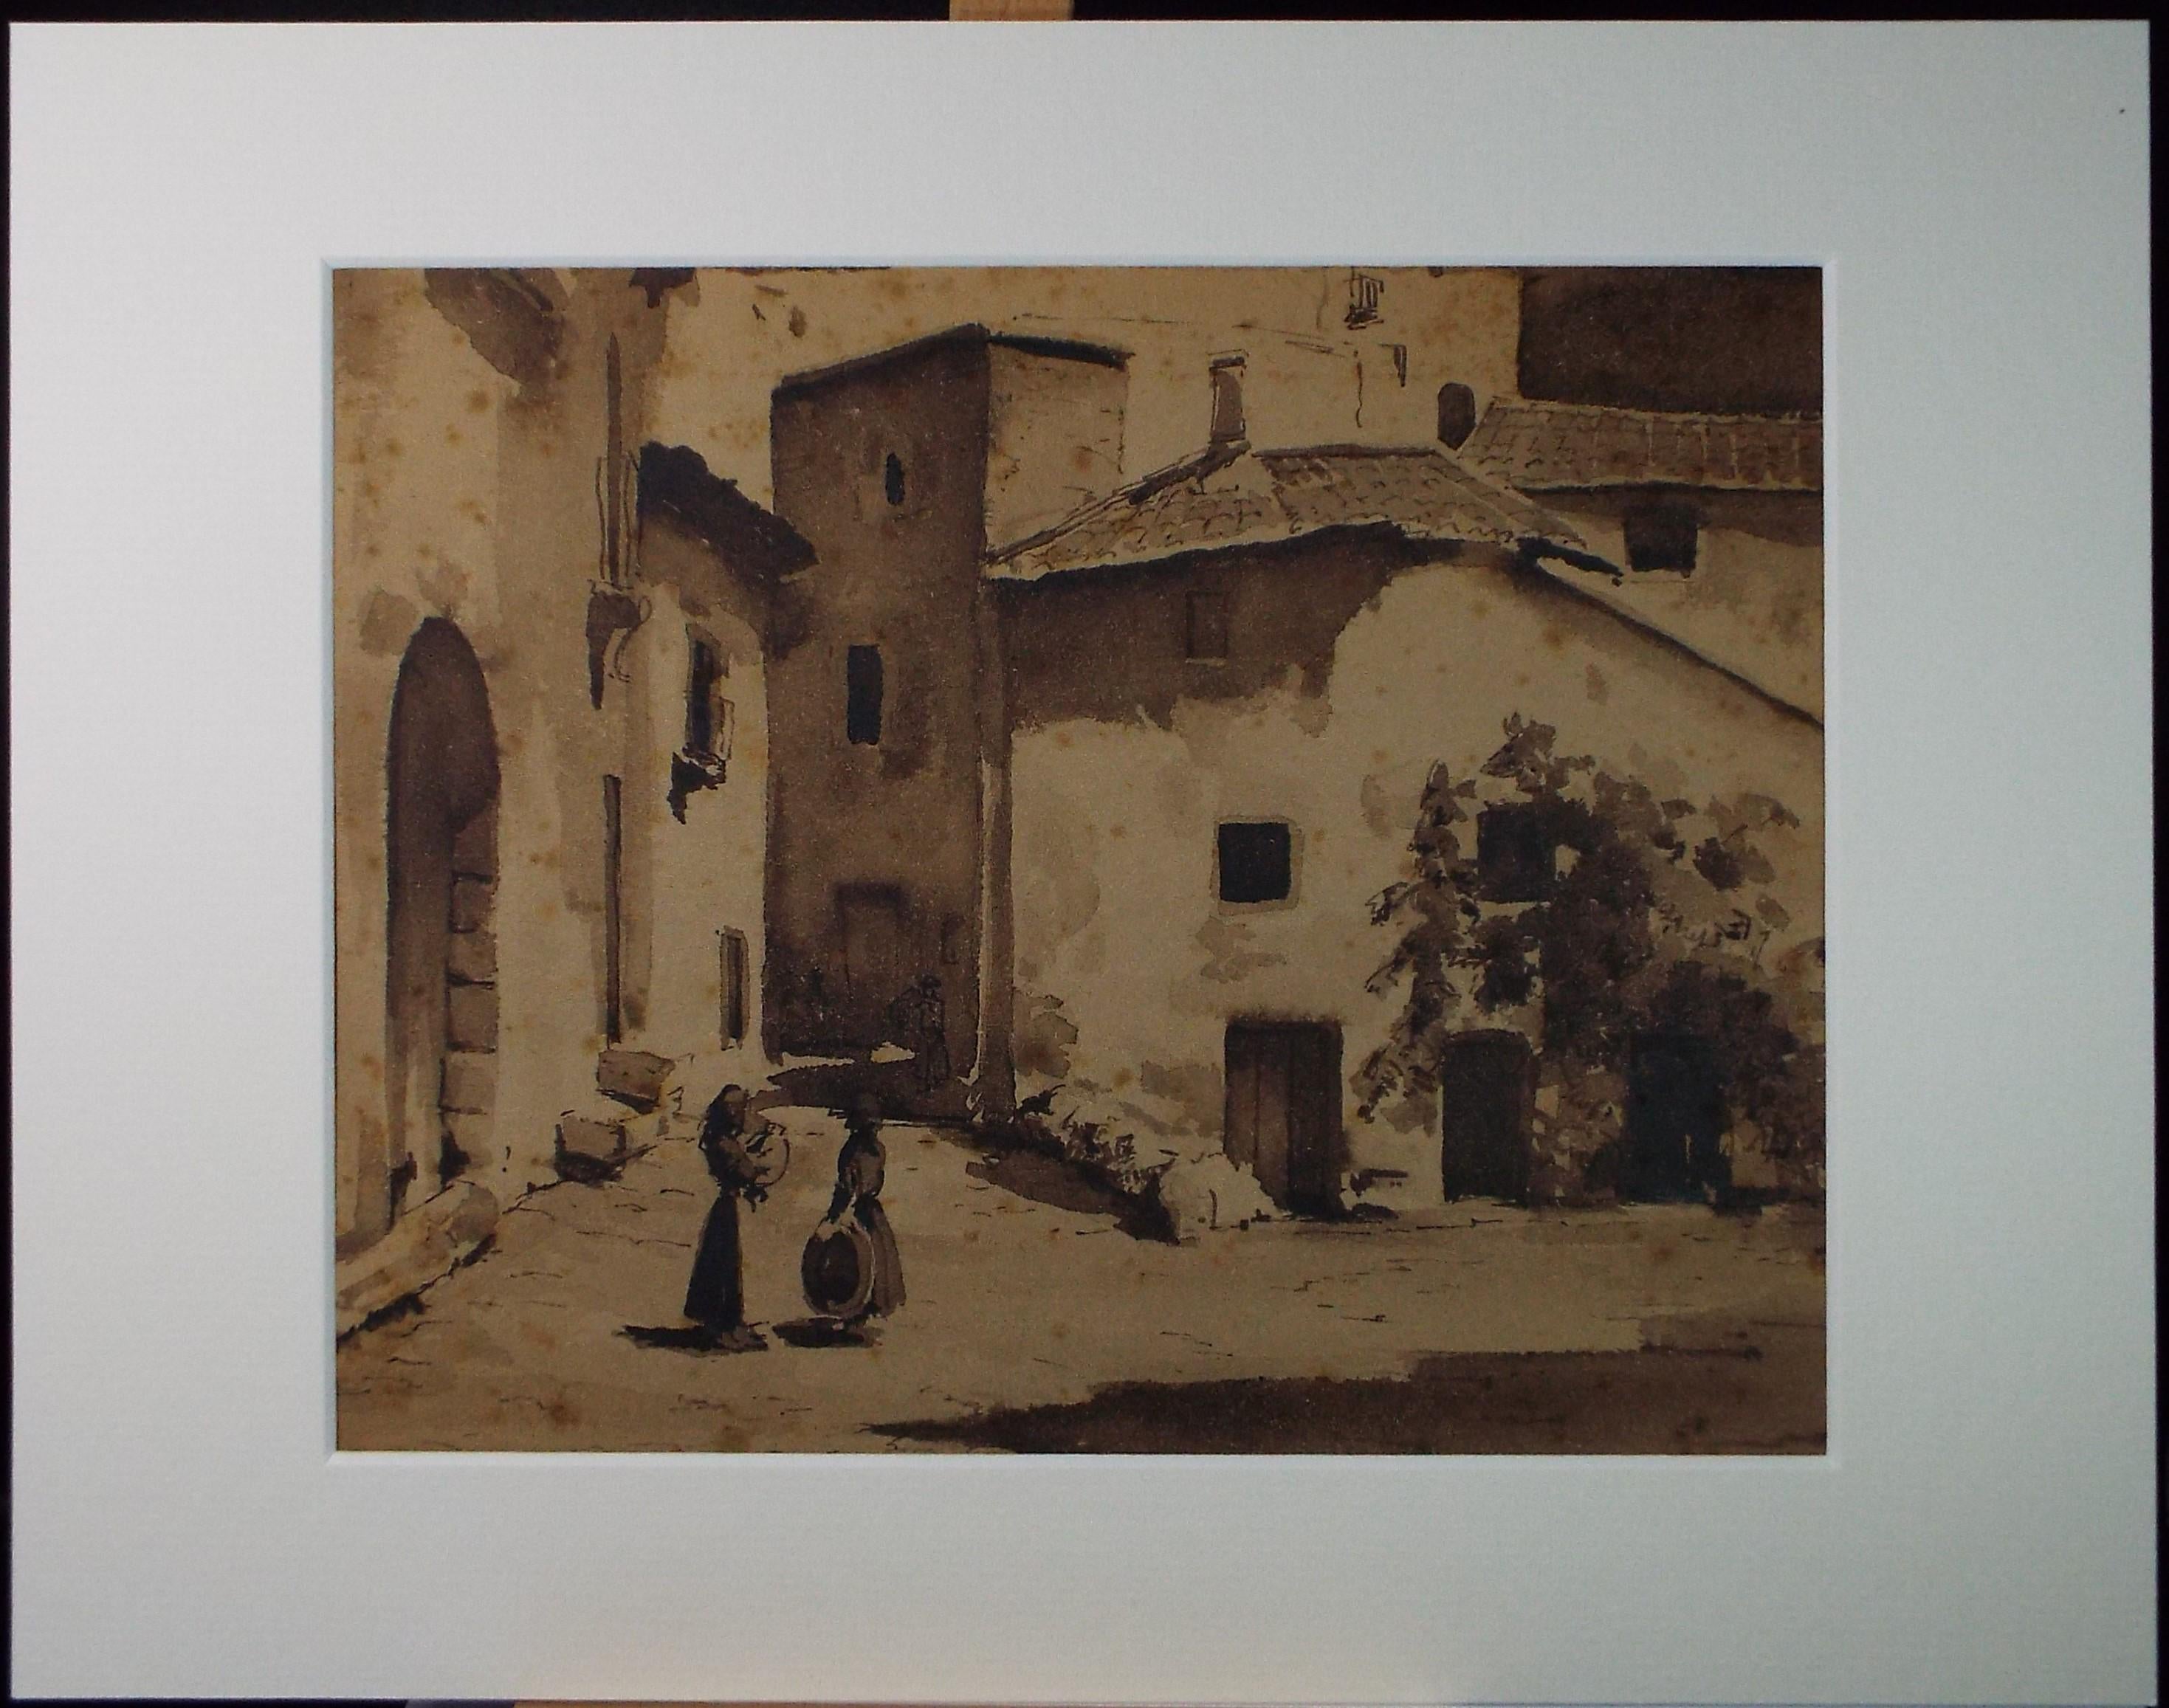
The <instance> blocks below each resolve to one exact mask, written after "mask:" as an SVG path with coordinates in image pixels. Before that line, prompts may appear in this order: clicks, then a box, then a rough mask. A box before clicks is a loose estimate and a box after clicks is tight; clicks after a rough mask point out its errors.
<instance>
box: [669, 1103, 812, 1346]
mask: <svg viewBox="0 0 2169 1708" xmlns="http://www.w3.org/2000/svg"><path fill="white" fill-rule="evenodd" d="M750 1104H751V1099H749V1098H748V1097H747V1095H746V1093H745V1089H744V1088H743V1087H742V1086H736V1085H727V1086H725V1087H724V1088H722V1091H721V1092H719V1093H717V1097H716V1100H715V1101H714V1102H713V1103H711V1104H709V1105H708V1109H707V1114H706V1115H705V1116H704V1117H703V1118H702V1120H701V1160H702V1161H703V1162H705V1163H706V1164H707V1165H708V1173H709V1175H710V1177H711V1179H714V1181H715V1183H716V1188H717V1190H716V1204H715V1208H714V1209H712V1210H710V1211H709V1212H708V1220H707V1222H706V1226H703V1227H702V1228H701V1245H700V1249H699V1251H698V1252H697V1253H695V1257H694V1258H693V1275H692V1279H691V1280H690V1282H689V1283H688V1285H687V1286H686V1289H685V1314H686V1316H687V1317H690V1318H691V1319H692V1320H693V1321H694V1322H696V1323H698V1324H699V1325H700V1327H701V1330H702V1332H703V1335H704V1338H705V1339H706V1343H707V1344H708V1345H710V1346H711V1347H712V1348H714V1349H716V1350H717V1351H718V1352H758V1351H759V1350H760V1349H762V1348H763V1347H765V1346H766V1345H767V1344H768V1343H767V1342H766V1341H765V1340H764V1339H762V1338H761V1337H760V1336H759V1334H757V1333H754V1330H753V1329H751V1328H749V1327H748V1326H747V1325H746V1320H745V1285H744V1280H743V1275H742V1274H741V1272H740V1249H739V1243H738V1200H740V1199H741V1198H743V1200H745V1202H746V1205H747V1207H748V1208H749V1209H750V1208H751V1207H752V1206H753V1205H757V1204H759V1202H760V1201H761V1200H762V1199H764V1198H765V1197H766V1196H767V1195H768V1189H769V1188H770V1186H772V1185H774V1184H775V1183H776V1181H777V1180H778V1179H781V1177H782V1173H783V1170H784V1168H785V1167H786V1164H787V1163H788V1161H789V1158H790V1154H791V1152H790V1147H789V1146H788V1145H787V1144H786V1142H784V1141H783V1140H782V1137H781V1135H780V1134H776V1133H774V1132H773V1131H771V1130H770V1127H769V1125H768V1123H767V1122H766V1121H765V1120H759V1118H758V1117H756V1116H754V1115H752V1112H751V1107H750Z"/></svg>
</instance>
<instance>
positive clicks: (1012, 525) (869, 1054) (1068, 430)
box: [330, 264, 1826, 1455]
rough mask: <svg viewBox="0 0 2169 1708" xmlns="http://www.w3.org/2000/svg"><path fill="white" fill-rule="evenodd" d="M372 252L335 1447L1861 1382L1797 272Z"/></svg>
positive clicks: (1544, 1430)
mask: <svg viewBox="0 0 2169 1708" xmlns="http://www.w3.org/2000/svg"><path fill="white" fill-rule="evenodd" d="M330 290H331V307H330V313H331V333H332V368H333V377H332V397H331V407H332V417H333V428H332V439H333V444H332V460H333V505H334V519H333V530H332V532H333V552H332V556H333V561H332V566H331V574H332V596H331V600H330V622H331V662H332V672H333V687H332V703H331V716H332V725H333V726H332V743H333V897H334V911H335V920H336V924H335V953H336V960H335V982H336V1016H335V1022H336V1040H335V1056H336V1073H335V1087H334V1092H335V1104H336V1116H335V1133H334V1136H333V1146H334V1152H335V1169H334V1175H335V1183H336V1189H335V1205H334V1210H333V1220H334V1227H333V1244H334V1250H333V1281H332V1285H333V1290H334V1298H333V1317H334V1322H335V1336H336V1344H335V1347H334V1348H333V1357H334V1359H335V1362H336V1375H337V1400H336V1406H337V1439H338V1446H339V1447H340V1448H342V1449H344V1450H421V1451H445V1450H451V1451H475V1450H479V1451H506V1450H517V1451H532V1450H560V1451H586V1452H660V1451H669V1452H676V1451H690V1452H715V1451H724V1452H787V1453H796V1452H896V1451H909V1452H927V1451H932V1452H1010V1453H1125V1454H1135V1453H1147V1454H1190V1453H1216V1454H1218V1453H1243V1454H1250V1453H1267V1454H1325V1453H1333V1454H1410V1453H1418V1454H1500V1453H1508V1454H1562V1453H1565V1454H1643V1455H1653V1454H1654V1455H1671V1454H1683V1455H1684V1454H1719V1455H1767V1454H1809V1455H1815V1454H1821V1453H1823V1452H1825V1449H1826V1436H1825V1320H1826V1313H1825V1266H1824V1253H1825V1211H1824V1202H1825V1116H1824V1105H1825V1098H1824V1088H1825V1047H1824V1039H1825V1033H1824V1010H1823V996H1824V937H1823V933H1824V859H1823V848H1824V775H1823V766H1824V761H1823V723H1822V720H1823V700H1822V684H1823V546H1822V540H1823V494H1822V484H1823V482H1822V469H1823V454H1822V407H1823V402H1822V386H1823V361H1822V336H1821V322H1822V296H1821V281H1820V274H1819V273H1818V272H1817V271H1816V270H1815V269H1799V268H1695V267H1639V268H1628V267H1601V268H1525V269H1511V268H1496V267H1492V268H1458V267H1447V266H1441V267H1421V266H1419V267H1393V268H1380V267H1369V266H1365V265H1361V264H1356V265H1343V266H1330V267H1328V266H1310V267H1287V268H1274V269H1225V268H1143V269H1113V268H1094V267H1051V268H975V269H946V268H943V269H933V268H882V267H870V268H829V267H821V268H802V269H794V268H789V267H761V268H749V267H732V268H704V267H632V266H626V267H620V268H615V269H604V268H552V267H547V266H536V267H505V268H483V269H341V270H338V271H336V272H334V273H333V274H332V275H331V283H330Z"/></svg>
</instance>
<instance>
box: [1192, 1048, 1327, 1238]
mask: <svg viewBox="0 0 2169 1708" xmlns="http://www.w3.org/2000/svg"><path fill="white" fill-rule="evenodd" d="M1224 1048H1225V1051H1226V1054H1225V1059H1224V1066H1225V1083H1226V1088H1227V1089H1226V1103H1225V1106H1224V1112H1223V1124H1222V1137H1221V1143H1222V1147H1223V1149H1224V1150H1225V1151H1226V1152H1227V1155H1228V1160H1229V1161H1231V1162H1232V1163H1234V1164H1235V1165H1236V1166H1237V1167H1238V1168H1248V1169H1249V1170H1250V1172H1251V1173H1253V1174H1255V1176H1256V1177H1257V1180H1258V1184H1259V1185H1260V1187H1262V1188H1263V1189H1265V1192H1266V1195H1267V1196H1268V1197H1270V1198H1271V1200H1273V1202H1274V1203H1276V1204H1277V1205H1281V1206H1282V1208H1283V1209H1287V1210H1295V1211H1296V1212H1297V1213H1298V1214H1300V1215H1308V1216H1330V1215H1332V1214H1334V1212H1335V1210H1337V1209H1338V1208H1339V1205H1340V1194H1339V1191H1338V1186H1339V1181H1340V1152H1341V1138H1340V1028H1339V1027H1338V1026H1335V1025H1332V1024H1321V1023H1318V1022H1308V1021H1275V1020H1231V1021H1229V1022H1228V1030H1227V1035H1226V1042H1225V1046H1224Z"/></svg>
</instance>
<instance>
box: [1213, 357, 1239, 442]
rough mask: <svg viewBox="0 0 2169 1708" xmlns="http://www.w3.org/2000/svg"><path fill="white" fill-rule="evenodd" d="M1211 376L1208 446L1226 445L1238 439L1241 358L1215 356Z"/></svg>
mask: <svg viewBox="0 0 2169 1708" xmlns="http://www.w3.org/2000/svg"><path fill="white" fill-rule="evenodd" d="M1209 371H1210V372H1211V374H1212V443H1213V444H1232V443H1234V441H1235V440H1237V439H1240V438H1242V436H1243V432H1244V427H1243V358H1242V357H1241V356H1240V355H1239V354H1237V355H1232V356H1215V357H1214V358H1213V359H1212V365H1211V368H1210V370H1209Z"/></svg>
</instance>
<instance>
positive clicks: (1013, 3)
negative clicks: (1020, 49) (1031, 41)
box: [949, 0, 1070, 24]
mask: <svg viewBox="0 0 2169 1708" xmlns="http://www.w3.org/2000/svg"><path fill="white" fill-rule="evenodd" d="M1069 12H1070V0H949V21H950V22H951V24H982V23H986V22H989V21H991V20H998V19H1007V20H1009V21H1010V22H1013V23H1016V22H1023V21H1026V20H1029V19H1062V18H1067V17H1069Z"/></svg>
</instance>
